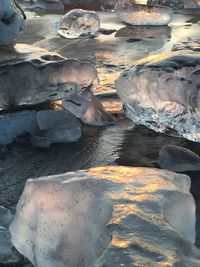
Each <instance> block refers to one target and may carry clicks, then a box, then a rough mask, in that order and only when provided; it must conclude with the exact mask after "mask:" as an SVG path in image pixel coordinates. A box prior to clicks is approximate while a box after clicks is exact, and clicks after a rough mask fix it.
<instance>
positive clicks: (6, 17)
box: [0, 0, 24, 46]
mask: <svg viewBox="0 0 200 267" xmlns="http://www.w3.org/2000/svg"><path fill="white" fill-rule="evenodd" d="M23 27H24V20H23V18H22V14H21V12H20V11H19V9H17V7H16V5H14V3H13V0H0V46H2V45H3V46H8V45H12V44H13V43H14V42H15V41H16V39H17V38H18V37H19V36H20V33H21V31H22V29H23Z"/></svg>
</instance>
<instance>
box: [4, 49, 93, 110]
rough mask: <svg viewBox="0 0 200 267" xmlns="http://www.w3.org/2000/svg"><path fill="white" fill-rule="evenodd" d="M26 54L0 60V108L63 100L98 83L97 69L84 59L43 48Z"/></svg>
mask: <svg viewBox="0 0 200 267" xmlns="http://www.w3.org/2000/svg"><path fill="white" fill-rule="evenodd" d="M29 49H30V50H31V49H33V48H31V47H30V48H29ZM26 55H27V56H25V58H16V56H15V58H14V59H13V60H7V61H5V60H2V61H0V72H1V74H0V84H1V88H0V108H4V109H7V108H9V106H18V105H25V104H37V103H41V102H44V101H47V100H60V99H65V98H66V97H69V96H70V95H71V94H72V93H78V92H81V89H82V88H83V87H85V86H88V85H90V84H93V83H94V84H95V83H97V82H98V77H97V71H96V69H95V67H94V66H93V65H91V64H90V63H88V62H81V61H79V60H76V59H66V58H64V57H61V56H60V55H58V54H56V53H51V52H48V51H45V50H40V51H38V52H37V53H34V49H33V51H31V52H29V51H28V52H27V54H26ZM3 59H4V58H3ZM33 77H34V78H33ZM13 85H15V86H13Z"/></svg>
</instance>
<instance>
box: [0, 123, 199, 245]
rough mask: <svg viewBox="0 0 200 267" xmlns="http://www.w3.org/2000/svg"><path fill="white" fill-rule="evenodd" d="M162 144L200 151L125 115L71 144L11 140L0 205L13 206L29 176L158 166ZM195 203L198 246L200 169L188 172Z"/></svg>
mask: <svg viewBox="0 0 200 267" xmlns="http://www.w3.org/2000/svg"><path fill="white" fill-rule="evenodd" d="M165 144H174V145H179V146H184V147H187V148H189V149H191V150H192V151H194V152H196V153H198V154H200V144H196V143H193V142H189V141H187V140H185V139H182V138H176V137H169V136H166V135H163V134H157V133H155V132H153V131H152V130H149V129H147V128H146V127H143V126H134V125H133V123H132V122H131V121H129V120H128V119H122V120H120V121H118V122H117V123H116V124H115V125H111V126H109V127H107V128H104V129H94V128H87V129H85V133H84V137H83V138H82V139H81V140H80V141H79V142H77V143H74V144H59V145H52V147H51V148H50V149H35V148H33V147H32V146H30V145H28V144H13V145H11V146H10V147H9V148H8V149H7V151H5V152H3V153H2V154H1V159H0V205H3V206H6V207H9V208H11V209H13V208H14V207H15V206H16V204H17V201H18V199H19V197H20V195H21V193H22V190H23V188H24V184H25V182H26V180H27V179H28V178H36V177H39V176H45V175H52V174H61V173H65V172H67V171H74V170H78V169H85V168H90V167H94V166H103V165H112V164H118V165H128V166H135V167H136V166H144V167H158V163H157V161H158V151H159V149H160V148H161V147H162V146H163V145H165ZM189 175H190V177H191V179H192V189H191V191H192V193H193V195H194V198H195V200H196V204H197V245H198V246H200V216H199V215H200V193H199V192H200V177H199V176H200V173H199V172H196V173H195V172H193V173H189Z"/></svg>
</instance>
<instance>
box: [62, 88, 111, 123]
mask: <svg viewBox="0 0 200 267" xmlns="http://www.w3.org/2000/svg"><path fill="white" fill-rule="evenodd" d="M62 105H63V107H64V108H65V109H66V110H68V111H69V112H71V113H72V114H73V115H74V116H76V117H77V118H79V119H80V120H81V121H82V122H84V123H86V124H88V125H93V126H104V125H107V124H109V123H112V122H113V121H114V118H113V117H112V116H111V115H110V114H109V113H107V112H106V110H105V109H104V107H103V106H102V104H101V102H100V100H99V99H98V98H97V97H96V96H94V95H93V93H92V92H91V90H90V88H87V89H85V90H84V91H83V93H82V94H80V95H72V96H71V97H70V98H69V99H68V100H63V101H62Z"/></svg>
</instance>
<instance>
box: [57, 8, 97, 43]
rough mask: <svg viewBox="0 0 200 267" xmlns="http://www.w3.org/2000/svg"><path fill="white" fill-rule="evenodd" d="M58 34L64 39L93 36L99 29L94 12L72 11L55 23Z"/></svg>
mask: <svg viewBox="0 0 200 267" xmlns="http://www.w3.org/2000/svg"><path fill="white" fill-rule="evenodd" d="M56 28H57V30H58V33H59V34H60V35H62V36H64V37H66V38H70V39H73V38H80V37H91V36H94V35H95V34H96V33H97V31H98V30H99V28H100V19H99V16H98V15H97V13H95V12H94V11H86V10H83V9H73V10H71V11H69V12H68V13H67V14H65V15H64V16H63V17H62V18H61V19H60V21H58V22H57V23H56Z"/></svg>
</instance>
